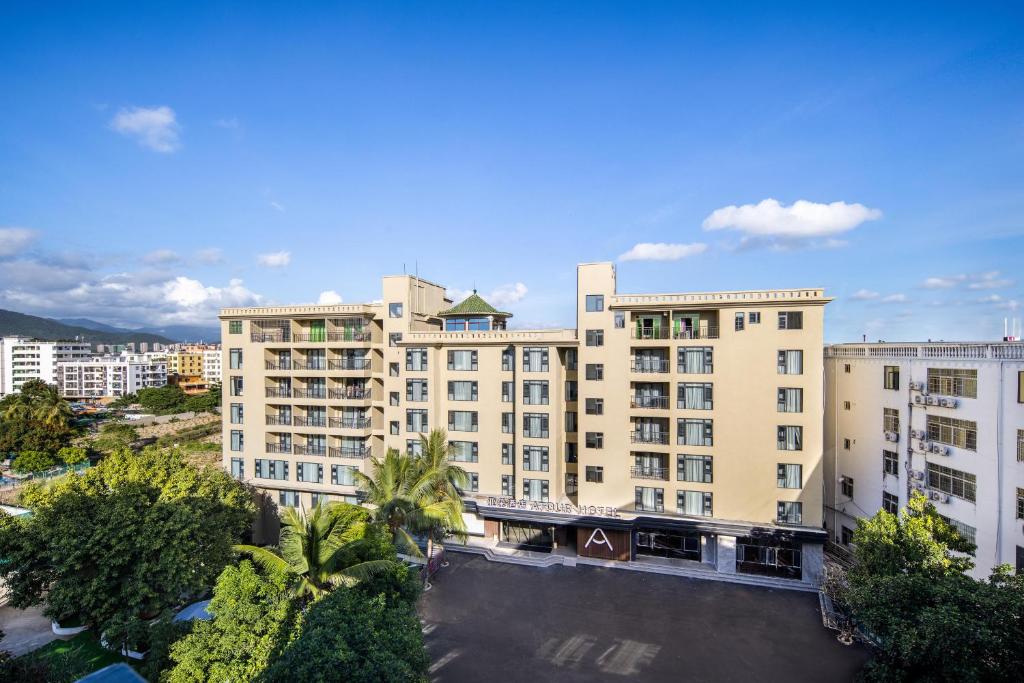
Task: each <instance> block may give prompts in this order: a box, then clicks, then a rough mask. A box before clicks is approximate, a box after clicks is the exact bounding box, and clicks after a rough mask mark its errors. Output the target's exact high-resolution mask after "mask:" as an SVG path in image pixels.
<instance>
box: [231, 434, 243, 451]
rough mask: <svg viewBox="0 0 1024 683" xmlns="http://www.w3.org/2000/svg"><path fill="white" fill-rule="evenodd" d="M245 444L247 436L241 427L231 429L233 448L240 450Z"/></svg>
mask: <svg viewBox="0 0 1024 683" xmlns="http://www.w3.org/2000/svg"><path fill="white" fill-rule="evenodd" d="M244 445H245V436H244V435H243V434H242V430H241V429H232V430H231V450H233V451H240V450H242V447H243V446H244Z"/></svg>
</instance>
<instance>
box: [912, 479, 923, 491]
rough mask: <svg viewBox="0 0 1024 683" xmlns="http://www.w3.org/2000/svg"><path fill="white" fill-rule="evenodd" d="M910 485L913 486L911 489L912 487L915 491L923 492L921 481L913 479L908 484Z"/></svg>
mask: <svg viewBox="0 0 1024 683" xmlns="http://www.w3.org/2000/svg"><path fill="white" fill-rule="evenodd" d="M910 486H911V488H913V489H914V490H915V491H921V492H922V493H923V492H924V484H922V483H921V482H919V481H915V482H913V483H911V484H910Z"/></svg>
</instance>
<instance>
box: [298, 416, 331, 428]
mask: <svg viewBox="0 0 1024 683" xmlns="http://www.w3.org/2000/svg"><path fill="white" fill-rule="evenodd" d="M292 424H294V425H295V426H296V427H326V426H327V418H326V417H296V418H294V422H293V423H292Z"/></svg>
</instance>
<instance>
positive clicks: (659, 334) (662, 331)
mask: <svg viewBox="0 0 1024 683" xmlns="http://www.w3.org/2000/svg"><path fill="white" fill-rule="evenodd" d="M670 333H671V330H670V329H669V328H668V327H641V328H639V329H638V328H636V327H634V328H632V329H631V330H630V331H629V336H630V337H631V338H632V339H668V338H669V335H670Z"/></svg>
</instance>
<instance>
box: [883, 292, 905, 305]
mask: <svg viewBox="0 0 1024 683" xmlns="http://www.w3.org/2000/svg"><path fill="white" fill-rule="evenodd" d="M906 301H907V295H906V294H890V295H889V296H886V297H882V303H883V304H902V303H906Z"/></svg>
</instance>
